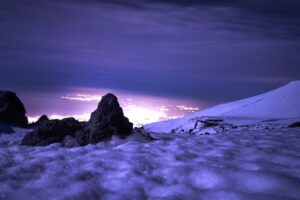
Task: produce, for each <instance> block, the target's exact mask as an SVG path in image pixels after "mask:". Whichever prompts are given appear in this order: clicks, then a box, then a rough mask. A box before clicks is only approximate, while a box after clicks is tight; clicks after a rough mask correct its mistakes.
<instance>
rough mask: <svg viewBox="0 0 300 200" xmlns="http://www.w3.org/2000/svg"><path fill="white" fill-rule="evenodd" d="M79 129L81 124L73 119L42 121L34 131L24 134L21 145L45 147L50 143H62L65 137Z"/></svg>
mask: <svg viewBox="0 0 300 200" xmlns="http://www.w3.org/2000/svg"><path fill="white" fill-rule="evenodd" d="M81 128H82V125H81V123H80V122H78V121H77V120H75V119H74V118H66V119H63V120H57V119H56V120H47V121H42V122H41V123H40V124H39V125H38V126H37V128H36V130H34V131H32V132H29V133H27V134H26V136H25V137H24V138H23V140H22V142H21V144H22V145H32V146H46V145H49V144H51V143H56V142H62V141H63V139H64V138H65V136H67V135H74V133H75V131H77V130H79V129H81Z"/></svg>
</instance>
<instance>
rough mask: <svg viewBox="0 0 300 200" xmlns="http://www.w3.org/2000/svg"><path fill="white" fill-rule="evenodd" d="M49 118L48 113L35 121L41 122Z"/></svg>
mask: <svg viewBox="0 0 300 200" xmlns="http://www.w3.org/2000/svg"><path fill="white" fill-rule="evenodd" d="M48 120H49V118H48V116H47V115H42V116H41V117H40V118H39V119H38V120H37V121H36V122H35V123H36V124H40V123H41V122H44V121H48Z"/></svg>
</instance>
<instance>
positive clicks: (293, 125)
mask: <svg viewBox="0 0 300 200" xmlns="http://www.w3.org/2000/svg"><path fill="white" fill-rule="evenodd" d="M297 127H300V122H295V123H292V124H290V125H289V128H297Z"/></svg>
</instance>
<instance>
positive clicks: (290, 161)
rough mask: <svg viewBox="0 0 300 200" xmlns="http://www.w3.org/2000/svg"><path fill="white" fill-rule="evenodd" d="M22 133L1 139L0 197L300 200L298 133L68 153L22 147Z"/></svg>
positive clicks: (172, 138)
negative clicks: (19, 143)
mask: <svg viewBox="0 0 300 200" xmlns="http://www.w3.org/2000/svg"><path fill="white" fill-rule="evenodd" d="M23 133H24V130H18V131H16V133H15V134H10V135H8V134H1V137H0V199H8V200H9V199H12V200H13V199H43V200H47V199H100V198H101V199H147V198H149V199H214V200H217V199H229V200H235V199H249V200H252V199H272V200H276V199H299V198H300V155H299V152H300V145H299V144H300V129H280V130H279V129H278V130H263V131H231V132H230V133H223V134H210V135H199V136H195V135H187V134H184V135H178V134H177V135H175V134H155V135H154V136H155V137H157V138H158V140H154V141H151V142H150V141H146V140H143V139H142V138H141V137H138V136H137V135H133V136H130V137H129V138H127V139H118V138H113V139H112V140H111V141H107V142H103V143H99V144H97V145H88V146H85V147H77V148H72V149H67V148H63V147H61V146H60V144H53V145H49V146H46V147H27V146H20V145H18V139H19V141H20V139H21V138H22V135H23ZM4 135H5V136H4ZM9 137H11V138H13V141H14V142H11V143H8V142H7V141H9V139H8V138H9Z"/></svg>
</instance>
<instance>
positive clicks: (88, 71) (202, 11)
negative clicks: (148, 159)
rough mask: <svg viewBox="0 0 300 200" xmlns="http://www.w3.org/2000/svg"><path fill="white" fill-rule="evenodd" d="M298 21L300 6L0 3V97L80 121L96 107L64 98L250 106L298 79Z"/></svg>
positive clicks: (277, 1)
mask: <svg viewBox="0 0 300 200" xmlns="http://www.w3.org/2000/svg"><path fill="white" fill-rule="evenodd" d="M299 11H300V1H299V0H251V1H250V0H228V1H225V0H214V1H210V0H152V1H147V0H144V1H143V0H126V1H125V0H124V1H121V0H119V1H118V0H102V1H101V0H73V1H71V0H43V1H40V0H1V1H0V74H1V78H0V90H13V91H15V92H17V93H18V94H19V96H20V97H21V98H22V99H23V100H24V102H25V104H26V108H27V111H28V113H29V114H31V115H40V114H43V113H46V114H58V115H70V114H82V113H84V112H86V111H87V110H92V107H93V106H94V105H95V103H96V102H97V101H98V100H99V99H98V98H95V99H92V100H91V99H90V101H86V99H85V100H83V99H81V100H82V101H80V99H78V98H77V99H76V98H75V99H74V98H70V97H72V96H73V97H74V96H76V95H77V97H78V96H80V95H81V96H82V95H92V96H93V95H100V94H102V92H103V91H105V92H106V91H108V92H111V91H113V92H115V93H117V94H121V99H123V100H124V101H126V99H127V100H128V99H129V101H132V99H130V98H131V97H132V96H134V97H136V98H135V99H133V101H134V105H135V104H140V105H141V104H145V102H146V104H147V105H146V106H145V105H144V108H145V107H148V108H149V107H151V106H150V104H151V105H152V107H157V106H158V107H160V109H163V108H162V107H163V106H165V105H168V104H170V102H174V107H176V106H178V104H179V103H182V104H183V105H184V106H187V107H188V106H192V107H193V108H200V109H201V108H204V107H207V106H210V105H214V104H217V103H222V102H227V101H232V100H237V99H240V98H245V97H248V96H253V95H256V94H259V93H262V92H265V91H268V90H271V89H274V88H276V87H278V86H281V85H283V84H286V83H288V82H289V81H292V80H295V79H300V54H299V53H300V12H299ZM91 91H92V92H91ZM100 91H101V92H100ZM66 97H68V98H66ZM85 97H86V96H85ZM66 101H67V102H69V103H66ZM74 101H76V102H77V103H74ZM176 101H178V102H176ZM79 102H80V104H79ZM83 102H93V103H91V104H89V105H88V107H89V109H87V108H86V107H87V104H84V103H83ZM125 104H126V105H127V104H128V103H125ZM84 105H86V106H84ZM172 105H173V104H172ZM62 107H64V108H65V110H64V109H61V108H62ZM177 108H178V107H177ZM55 109H56V110H55ZM70 110H73V111H74V110H76V112H71V111H70ZM183 110H193V109H192V108H191V109H183ZM145 113H147V112H145ZM181 114H182V113H181ZM172 117H173V116H172Z"/></svg>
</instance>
